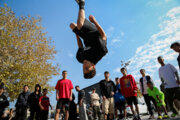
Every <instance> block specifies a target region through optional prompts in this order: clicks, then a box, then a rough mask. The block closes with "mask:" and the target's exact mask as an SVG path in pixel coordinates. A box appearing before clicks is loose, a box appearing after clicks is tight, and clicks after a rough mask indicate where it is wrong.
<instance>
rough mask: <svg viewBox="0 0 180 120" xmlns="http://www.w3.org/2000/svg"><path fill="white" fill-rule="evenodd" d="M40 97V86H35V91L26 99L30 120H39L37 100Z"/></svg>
mask: <svg viewBox="0 0 180 120" xmlns="http://www.w3.org/2000/svg"><path fill="white" fill-rule="evenodd" d="M40 97H41V86H40V85H39V84H36V85H35V91H34V92H33V93H31V94H30V95H29V97H28V104H29V108H30V118H29V119H30V120H34V117H35V119H36V120H39V119H40V117H39V116H40V106H39V98H40Z"/></svg>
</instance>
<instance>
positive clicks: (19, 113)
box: [15, 108, 27, 120]
mask: <svg viewBox="0 0 180 120" xmlns="http://www.w3.org/2000/svg"><path fill="white" fill-rule="evenodd" d="M26 119H27V108H16V115H15V120H26Z"/></svg>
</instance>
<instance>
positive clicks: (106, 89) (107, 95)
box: [100, 71, 115, 120]
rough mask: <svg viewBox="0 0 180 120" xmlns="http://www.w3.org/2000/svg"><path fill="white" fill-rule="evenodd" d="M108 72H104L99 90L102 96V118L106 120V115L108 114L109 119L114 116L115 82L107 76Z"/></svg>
mask: <svg viewBox="0 0 180 120" xmlns="http://www.w3.org/2000/svg"><path fill="white" fill-rule="evenodd" d="M109 75H110V74H109V72H108V71H106V72H104V77H105V80H101V81H100V90H101V95H102V97H103V103H102V107H103V113H104V119H105V120H107V115H108V114H109V116H110V119H113V116H114V93H115V84H114V82H113V81H112V80H110V78H109Z"/></svg>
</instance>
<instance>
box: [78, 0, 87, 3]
mask: <svg viewBox="0 0 180 120" xmlns="http://www.w3.org/2000/svg"><path fill="white" fill-rule="evenodd" d="M76 2H77V3H78V4H80V3H85V0H76Z"/></svg>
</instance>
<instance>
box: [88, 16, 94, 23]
mask: <svg viewBox="0 0 180 120" xmlns="http://www.w3.org/2000/svg"><path fill="white" fill-rule="evenodd" d="M89 20H90V21H91V22H92V23H95V22H96V19H95V17H94V16H93V15H90V16H89Z"/></svg>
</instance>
